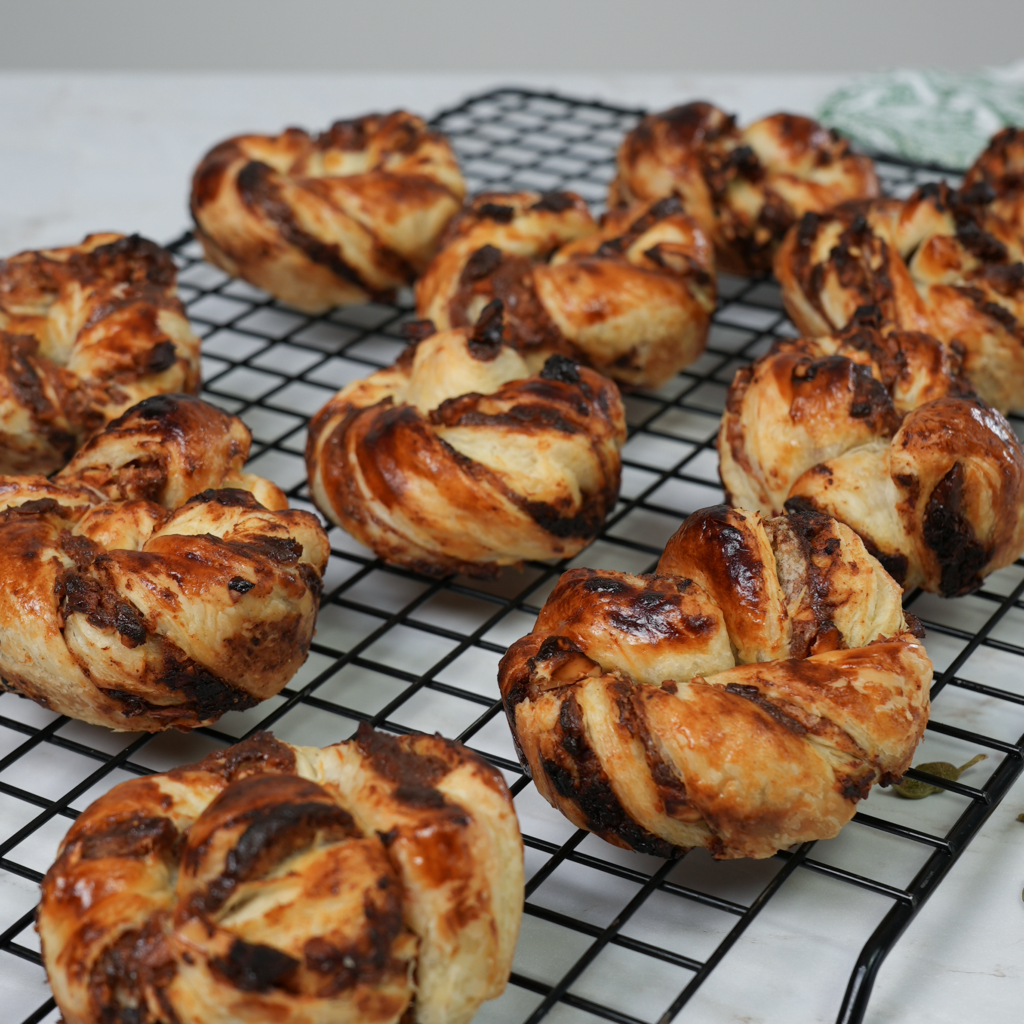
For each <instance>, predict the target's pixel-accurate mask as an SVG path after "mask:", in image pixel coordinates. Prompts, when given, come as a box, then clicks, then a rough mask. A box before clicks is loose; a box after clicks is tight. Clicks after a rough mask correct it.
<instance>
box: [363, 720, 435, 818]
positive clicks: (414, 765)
mask: <svg viewBox="0 0 1024 1024" xmlns="http://www.w3.org/2000/svg"><path fill="white" fill-rule="evenodd" d="M356 743H357V744H358V746H359V749H360V750H361V751H362V752H363V755H364V756H365V757H367V758H369V760H370V764H371V765H372V766H373V770H374V771H375V772H377V774H378V775H381V776H383V777H384V778H385V779H388V780H389V781H391V782H394V783H396V788H395V791H394V795H395V797H396V798H397V799H398V800H401V801H402V802H403V803H406V804H409V805H410V806H414V807H427V808H440V807H443V806H445V800H444V796H443V794H442V793H441V792H440V791H439V790H437V789H436V788H435V785H436V784H437V783H438V782H440V781H441V779H443V778H444V776H445V775H447V774H448V771H449V768H448V765H447V764H446V763H445V762H444V761H443V760H442V759H441V758H439V757H436V756H434V755H432V754H417V753H415V752H413V751H411V750H406V749H405V748H404V747H403V746H402V745H401V743H400V742H399V741H398V738H397V737H395V736H390V735H388V734H387V733H383V732H377V731H376V730H375V729H372V728H371V727H370V726H369V725H367V724H366V722H361V723H360V725H359V731H358V732H357V733H356Z"/></svg>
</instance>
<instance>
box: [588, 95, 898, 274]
mask: <svg viewBox="0 0 1024 1024" xmlns="http://www.w3.org/2000/svg"><path fill="white" fill-rule="evenodd" d="M617 168H618V175H617V177H616V178H615V180H614V181H613V182H612V184H611V188H610V191H609V195H608V205H609V206H612V207H614V206H619V205H624V204H629V203H634V202H637V201H638V200H639V201H642V202H652V201H654V200H657V199H661V198H663V197H664V196H668V195H677V196H679V198H680V199H681V200H682V204H683V208H684V209H685V210H686V212H687V213H688V214H689V215H690V216H691V217H693V219H694V220H695V221H696V222H697V223H698V224H699V225H700V227H701V228H702V229H703V230H704V232H705V233H706V234H707V235H708V237H709V238H711V239H712V240H713V242H714V246H715V253H716V256H717V260H718V265H719V267H720V268H721V269H722V270H726V271H728V272H730V273H734V274H764V273H767V272H768V271H769V270H770V269H771V261H772V254H773V253H774V252H775V249H776V248H777V247H778V244H779V242H780V241H781V240H782V237H783V235H784V234H785V233H786V230H787V229H788V228H789V226H790V225H791V224H793V223H794V221H796V220H797V219H798V218H799V217H800V216H801V215H803V214H804V213H807V212H808V211H810V210H827V209H829V208H830V207H832V206H835V205H836V204H837V203H841V202H843V201H844V200H848V199H861V198H868V197H872V196H877V195H878V178H877V177H876V175H875V170H874V164H873V163H872V162H871V160H870V159H868V158H867V157H865V156H859V155H857V154H855V153H852V152H850V147H849V145H848V144H847V142H846V141H845V140H843V139H840V138H839V137H838V136H837V135H835V133H834V132H831V131H829V130H828V129H826V128H823V127H822V126H821V125H820V124H818V123H817V121H812V120H811V119H810V118H807V117H799V116H797V115H796V114H773V115H772V116H771V117H766V118H763V119H762V120H760V121H755V122H754V123H753V124H751V125H748V126H747V127H746V128H742V129H741V128H737V127H736V118H735V117H733V116H731V115H729V114H726V113H724V112H723V111H721V110H719V109H718V108H717V107H715V106H712V105H711V104H710V103H704V102H696V103H687V104H685V105H684V106H681V107H673V108H672V109H671V110H666V111H663V112H662V113H660V114H649V115H648V116H647V117H645V118H644V119H643V120H642V121H641V122H640V124H639V125H637V127H636V128H634V129H633V131H631V132H630V133H629V134H628V135H627V136H626V138H625V139H624V140H623V143H622V145H621V146H620V148H619V153H618V158H617Z"/></svg>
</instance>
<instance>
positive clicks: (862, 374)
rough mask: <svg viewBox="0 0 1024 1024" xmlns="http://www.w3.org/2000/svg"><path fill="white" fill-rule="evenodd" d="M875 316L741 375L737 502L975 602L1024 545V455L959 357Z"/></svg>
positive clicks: (732, 419)
mask: <svg viewBox="0 0 1024 1024" xmlns="http://www.w3.org/2000/svg"><path fill="white" fill-rule="evenodd" d="M866 320H867V314H866V312H865V311H864V310H862V311H861V319H860V320H859V321H858V322H855V323H854V324H853V325H851V327H850V328H848V329H847V331H846V332H845V333H844V334H843V335H842V336H840V337H823V338H816V339H813V340H809V339H802V340H799V341H782V342H777V343H776V344H775V346H774V347H773V348H772V350H771V351H770V352H769V353H768V354H767V355H764V356H762V357H761V358H760V359H758V360H756V361H755V362H754V363H753V364H752V365H751V366H748V367H744V368H742V369H740V370H738V371H737V373H736V376H735V378H734V380H733V383H732V385H731V386H730V388H729V394H728V397H727V399H726V411H725V415H724V417H723V419H722V425H721V427H720V429H719V434H718V452H719V457H720V459H721V464H720V466H721V475H722V482H723V483H724V485H725V488H726V491H727V494H728V500H729V501H730V502H732V503H734V504H737V505H741V506H743V507H745V508H756V509H759V510H760V511H761V512H763V513H765V514H778V513H780V512H782V511H783V509H784V508H785V509H788V510H790V511H792V510H795V509H816V510H817V511H819V512H823V513H825V514H826V515H830V516H833V517H834V518H836V519H838V520H839V521H841V522H843V523H845V524H846V525H847V526H849V527H851V528H852V529H854V530H856V531H857V533H858V534H860V536H861V538H862V539H863V540H864V543H865V544H866V546H867V549H868V550H869V551H870V552H871V553H872V554H873V555H875V556H876V557H877V558H879V559H880V561H881V562H882V564H883V565H884V566H885V567H886V569H887V570H888V571H889V572H890V573H891V574H892V576H893V577H894V578H895V579H896V580H897V582H899V583H901V584H902V585H903V586H904V587H906V588H907V589H910V588H913V587H923V588H924V589H925V590H930V591H933V592H936V593H940V594H943V595H945V596H952V595H954V594H966V593H970V592H971V591H972V590H976V589H977V588H978V587H979V586H981V582H982V579H983V578H984V577H985V576H987V575H988V574H989V573H991V572H994V571H995V570H996V569H1000V568H1002V567H1003V566H1005V565H1009V564H1010V563H1011V562H1012V561H1014V559H1016V558H1017V556H1018V555H1019V554H1020V553H1021V550H1022V549H1024V450H1022V448H1021V444H1020V442H1019V441H1018V439H1017V436H1016V434H1014V432H1013V429H1012V427H1011V426H1010V424H1009V423H1008V422H1007V421H1006V420H1005V419H1004V418H1003V416H1002V415H1000V414H999V413H998V412H996V411H995V410H994V409H991V408H989V407H988V406H987V405H985V403H984V402H981V401H979V400H978V398H977V397H976V396H975V395H974V393H973V391H972V389H971V388H970V386H969V385H968V384H967V383H966V382H965V381H964V380H962V378H960V377H959V376H958V370H959V367H958V366H957V365H956V363H955V360H954V359H953V358H952V357H951V353H950V352H949V350H947V349H945V348H944V347H943V346H942V345H941V344H940V343H939V342H937V341H936V340H935V339H934V338H932V337H929V336H928V335H925V334H913V333H908V332H899V331H894V332H892V333H888V334H883V333H881V332H879V331H878V330H877V320H876V321H875V322H874V324H871V323H868V322H866Z"/></svg>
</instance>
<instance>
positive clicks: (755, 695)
mask: <svg viewBox="0 0 1024 1024" xmlns="http://www.w3.org/2000/svg"><path fill="white" fill-rule="evenodd" d="M725 691H726V693H731V694H733V695H735V696H737V697H742V698H743V699H744V700H749V701H750V702H751V703H752V704H756V705H757V706H758V707H759V708H760V709H761V710H762V711H764V712H765V713H766V714H767V715H769V716H770V717H771V718H772V719H773V720H774V721H776V722H778V724H779V725H781V726H783V727H784V728H786V729H788V730H789V731H790V732H791V733H794V734H795V735H797V736H803V735H805V734H806V732H807V729H806V728H805V727H804V726H803V725H801V724H800V723H799V722H798V721H797V720H796V719H795V718H790V716H789V715H787V714H786V712H785V711H783V710H782V709H781V708H780V707H777V706H776V705H775V704H773V703H772V702H771V701H770V700H768V698H767V697H763V696H762V695H761V691H760V690H759V689H758V688H757V687H756V686H745V685H744V684H742V683H728V684H727V685H726V687H725Z"/></svg>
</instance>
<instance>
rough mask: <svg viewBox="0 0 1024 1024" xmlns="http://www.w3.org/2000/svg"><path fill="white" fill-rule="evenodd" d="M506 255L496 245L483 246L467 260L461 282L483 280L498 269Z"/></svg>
mask: <svg viewBox="0 0 1024 1024" xmlns="http://www.w3.org/2000/svg"><path fill="white" fill-rule="evenodd" d="M504 256H505V254H504V253H503V252H502V251H501V250H500V249H499V248H498V247H497V246H495V245H485V246H482V247H481V248H479V249H477V250H476V251H475V252H474V253H473V255H472V256H470V257H469V259H468V260H466V265H465V266H464V267H463V268H462V273H461V275H460V276H459V283H460V284H466V283H468V282H473V281H482V280H483V279H484V278H485V277H490V275H491V274H493V273H494V271H495V270H497V269H498V265H499V264H500V263H501V261H502V260H503V259H504Z"/></svg>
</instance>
